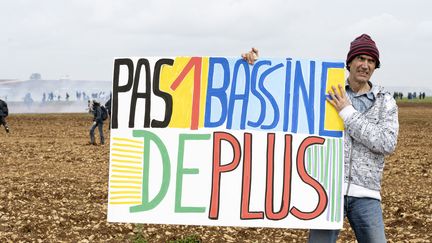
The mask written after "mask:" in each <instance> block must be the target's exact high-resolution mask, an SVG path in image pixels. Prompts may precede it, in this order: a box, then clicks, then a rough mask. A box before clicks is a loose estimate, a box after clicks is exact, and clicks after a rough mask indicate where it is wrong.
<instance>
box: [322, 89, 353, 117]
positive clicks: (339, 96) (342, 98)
mask: <svg viewBox="0 0 432 243" xmlns="http://www.w3.org/2000/svg"><path fill="white" fill-rule="evenodd" d="M338 87H339V92H338V91H337V89H336V87H335V86H332V89H333V92H332V91H331V90H330V91H329V95H330V97H331V99H330V98H328V97H327V101H328V102H329V103H330V104H331V105H332V106H334V108H336V110H337V112H340V111H341V110H342V109H343V108H345V107H346V106H349V105H351V102H350V100H349V98H348V96H346V93H345V88H344V87H342V85H340V84H339V86H338Z"/></svg>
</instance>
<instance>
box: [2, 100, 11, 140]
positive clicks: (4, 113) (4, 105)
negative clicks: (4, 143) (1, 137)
mask: <svg viewBox="0 0 432 243" xmlns="http://www.w3.org/2000/svg"><path fill="white" fill-rule="evenodd" d="M8 115H9V109H8V106H7V103H6V102H5V101H4V100H2V99H0V126H1V125H3V126H4V128H5V130H6V132H7V133H9V126H8V124H7V122H6V117H7V116H8Z"/></svg>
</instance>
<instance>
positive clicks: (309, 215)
mask: <svg viewBox="0 0 432 243" xmlns="http://www.w3.org/2000/svg"><path fill="white" fill-rule="evenodd" d="M324 142H325V139H324V138H321V137H307V138H306V139H305V140H303V142H302V143H301V144H300V147H299V149H298V153H297V171H298V174H299V176H300V178H301V180H302V181H303V182H304V183H306V184H308V185H310V186H311V187H313V188H314V189H315V190H316V191H317V193H318V205H317V207H316V208H315V209H314V210H313V211H312V212H302V211H300V210H298V209H297V208H296V207H293V208H292V209H291V213H292V214H293V215H294V216H295V217H297V218H299V219H303V220H309V219H314V218H317V217H318V216H320V215H321V214H322V213H323V212H324V210H325V208H326V205H327V200H328V199H327V194H326V192H325V190H324V188H323V186H322V185H321V184H320V183H319V182H317V181H316V180H315V179H314V178H312V177H311V176H309V175H308V173H307V172H306V169H305V162H304V157H305V156H304V155H305V153H306V149H307V147H309V146H310V145H313V144H323V143H324Z"/></svg>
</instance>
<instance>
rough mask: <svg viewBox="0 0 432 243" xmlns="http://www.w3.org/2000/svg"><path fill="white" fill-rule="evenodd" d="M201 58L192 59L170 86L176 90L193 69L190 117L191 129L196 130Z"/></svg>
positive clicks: (198, 109)
mask: <svg viewBox="0 0 432 243" xmlns="http://www.w3.org/2000/svg"><path fill="white" fill-rule="evenodd" d="M201 59H202V58H201V57H192V58H191V59H190V61H189V62H188V64H186V66H185V67H184V69H183V70H182V71H181V73H180V74H179V76H178V77H177V78H176V80H174V82H173V83H172V84H171V89H172V90H176V89H177V87H178V86H179V85H180V83H181V82H182V81H183V80H184V78H185V77H186V75H187V74H188V73H189V72H190V70H191V69H192V68H194V86H193V94H192V117H191V129H192V130H196V129H198V125H199V111H200V103H199V102H200V94H201V65H202V64H201Z"/></svg>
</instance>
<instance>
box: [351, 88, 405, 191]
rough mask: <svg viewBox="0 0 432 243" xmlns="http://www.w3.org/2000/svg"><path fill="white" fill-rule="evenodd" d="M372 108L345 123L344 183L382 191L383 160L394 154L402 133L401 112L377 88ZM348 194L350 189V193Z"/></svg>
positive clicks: (386, 94) (380, 89)
mask: <svg viewBox="0 0 432 243" xmlns="http://www.w3.org/2000/svg"><path fill="white" fill-rule="evenodd" d="M371 91H372V92H373V93H374V95H375V98H376V99H375V103H374V104H373V105H372V107H371V108H370V109H369V110H367V111H365V112H364V113H360V112H358V111H355V112H353V113H352V114H350V115H349V116H348V117H347V118H346V119H344V123H345V138H344V141H345V143H344V144H345V145H344V153H345V160H344V161H345V182H346V183H348V188H349V184H350V183H352V184H355V185H358V186H361V187H365V188H368V189H371V190H376V191H380V190H381V178H382V173H383V169H384V156H385V155H388V154H391V153H392V152H393V151H394V150H395V148H396V143H397V137H398V132H399V121H398V108H397V105H396V101H395V100H394V99H393V97H392V96H391V94H390V93H388V92H384V91H383V88H382V87H380V86H377V85H374V86H373V87H372V90H371ZM348 190H349V189H348Z"/></svg>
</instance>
